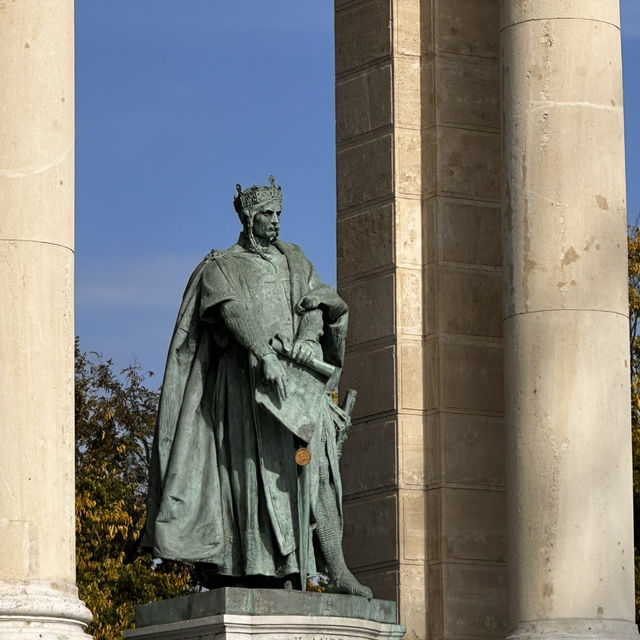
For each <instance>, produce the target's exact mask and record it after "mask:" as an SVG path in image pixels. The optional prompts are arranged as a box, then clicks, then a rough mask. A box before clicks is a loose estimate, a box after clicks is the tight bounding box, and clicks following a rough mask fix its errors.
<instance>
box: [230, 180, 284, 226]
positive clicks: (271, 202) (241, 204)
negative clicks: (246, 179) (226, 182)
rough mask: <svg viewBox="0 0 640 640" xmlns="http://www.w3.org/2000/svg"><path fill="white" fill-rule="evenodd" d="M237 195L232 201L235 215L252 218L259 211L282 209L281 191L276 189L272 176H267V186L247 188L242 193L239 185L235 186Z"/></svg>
mask: <svg viewBox="0 0 640 640" xmlns="http://www.w3.org/2000/svg"><path fill="white" fill-rule="evenodd" d="M236 190H237V191H238V195H237V196H236V197H235V198H234V199H233V206H234V207H235V210H236V212H237V213H240V214H242V213H244V214H247V215H250V216H254V215H255V214H256V213H258V212H259V211H261V210H266V209H268V208H269V207H274V206H276V205H277V206H278V207H282V189H281V188H280V186H277V187H276V181H275V178H274V177H273V176H269V186H268V187H263V186H262V185H255V184H254V185H253V186H252V187H247V188H246V189H245V190H244V191H243V190H242V187H241V186H240V185H239V184H236Z"/></svg>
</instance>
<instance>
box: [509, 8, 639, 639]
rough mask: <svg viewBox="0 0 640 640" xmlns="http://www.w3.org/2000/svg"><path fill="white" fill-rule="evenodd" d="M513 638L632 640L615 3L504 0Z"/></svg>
mask: <svg viewBox="0 0 640 640" xmlns="http://www.w3.org/2000/svg"><path fill="white" fill-rule="evenodd" d="M502 5H503V6H502V32H501V33H502V35H501V44H502V82H503V97H504V104H503V119H504V127H505V128H504V141H503V144H504V156H503V157H504V182H503V187H504V193H503V247H504V274H505V280H504V282H505V286H504V323H503V327H504V339H505V353H506V360H505V379H506V387H505V397H506V401H505V404H506V407H505V410H506V425H507V434H508V440H507V456H506V459H507V495H508V520H509V531H510V534H509V549H510V553H509V561H508V566H509V576H510V587H509V599H510V619H511V623H512V625H513V627H512V632H511V636H510V637H512V638H530V637H534V636H535V637H540V638H544V637H546V638H557V637H560V636H563V637H566V636H567V635H571V636H574V637H580V638H591V637H594V638H595V637H597V638H637V636H638V632H637V629H636V626H635V624H634V622H633V620H634V578H633V573H634V566H633V564H634V563H633V537H632V502H631V441H630V420H629V346H628V331H629V328H628V320H627V314H628V304H627V276H626V273H627V262H626V260H627V254H626V233H625V231H626V208H625V183H624V175H625V172H624V148H623V114H622V85H621V59H620V31H619V10H618V0H537V1H536V2H532V1H527V0H504V1H503V3H502Z"/></svg>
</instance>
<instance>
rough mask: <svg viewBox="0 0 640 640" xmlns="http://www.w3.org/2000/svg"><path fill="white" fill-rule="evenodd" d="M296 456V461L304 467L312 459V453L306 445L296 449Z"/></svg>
mask: <svg viewBox="0 0 640 640" xmlns="http://www.w3.org/2000/svg"><path fill="white" fill-rule="evenodd" d="M295 458H296V462H297V463H298V464H299V465H300V466H301V467H304V466H306V465H308V464H309V461H310V460H311V453H309V449H306V448H305V447H300V448H299V449H297V450H296V455H295Z"/></svg>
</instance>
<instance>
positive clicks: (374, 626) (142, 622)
mask: <svg viewBox="0 0 640 640" xmlns="http://www.w3.org/2000/svg"><path fill="white" fill-rule="evenodd" d="M396 615H397V614H396V605H395V603H394V602H388V601H385V600H371V601H369V600H367V599H366V598H359V597H356V596H343V595H330V594H321V593H309V592H307V593H303V592H301V591H287V590H275V589H239V588H225V589H215V590H214V591H209V592H206V593H198V594H194V595H190V596H185V597H183V598H174V599H172V600H162V601H160V602H153V603H151V604H148V605H143V606H139V607H136V628H135V629H132V630H131V631H125V633H124V637H125V639H126V640H138V639H140V640H190V639H192V638H193V639H194V640H195V639H201V638H207V640H396V639H397V640H400V639H401V638H403V637H404V634H405V628H404V627H403V626H401V625H399V624H397V623H396Z"/></svg>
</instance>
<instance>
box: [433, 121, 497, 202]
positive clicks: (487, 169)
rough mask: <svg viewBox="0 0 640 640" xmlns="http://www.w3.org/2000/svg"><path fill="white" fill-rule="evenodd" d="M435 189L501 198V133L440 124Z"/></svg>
mask: <svg viewBox="0 0 640 640" xmlns="http://www.w3.org/2000/svg"><path fill="white" fill-rule="evenodd" d="M437 140H438V152H439V164H438V169H437V170H438V193H439V194H440V195H455V196H460V197H471V198H478V199H481V200H493V201H497V200H499V198H500V136H499V135H498V134H496V133H487V132H484V131H472V130H469V129H456V128H451V127H439V128H438V133H437Z"/></svg>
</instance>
